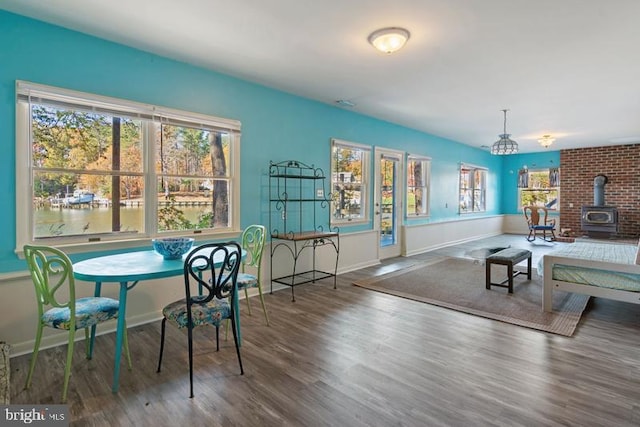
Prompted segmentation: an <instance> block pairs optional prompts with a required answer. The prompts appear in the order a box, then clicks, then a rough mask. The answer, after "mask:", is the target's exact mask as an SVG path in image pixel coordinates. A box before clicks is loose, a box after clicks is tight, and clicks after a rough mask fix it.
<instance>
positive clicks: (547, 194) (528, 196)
mask: <svg viewBox="0 0 640 427" xmlns="http://www.w3.org/2000/svg"><path fill="white" fill-rule="evenodd" d="M556 171H557V170H556ZM550 172H551V171H550V170H549V169H536V170H529V169H523V170H521V171H520V174H521V175H523V174H526V176H520V177H519V181H520V185H519V186H518V187H519V188H518V193H519V197H518V200H519V202H520V205H519V206H518V209H520V210H521V209H522V208H523V207H524V206H544V207H546V208H548V209H553V210H559V209H560V203H559V200H560V188H559V187H552V186H551V184H550V180H549V174H550ZM557 182H558V181H557V180H556V183H557Z"/></svg>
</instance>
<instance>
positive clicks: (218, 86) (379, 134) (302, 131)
mask: <svg viewBox="0 0 640 427" xmlns="http://www.w3.org/2000/svg"><path fill="white" fill-rule="evenodd" d="M0 28H1V29H2V30H1V31H0V118H1V120H2V125H1V126H0V146H1V148H2V153H3V155H2V157H1V158H0V183H2V188H3V189H4V192H3V203H2V204H0V224H3V225H4V232H3V236H4V237H3V239H2V240H1V241H0V272H9V271H17V270H23V269H24V267H25V265H24V261H22V260H20V259H18V257H17V256H16V255H15V253H14V249H15V230H14V228H15V218H16V212H15V195H16V191H26V186H23V185H22V184H20V183H18V184H16V182H15V167H16V165H15V147H14V145H15V81H16V80H25V81H30V82H34V83H40V84H45V85H51V86H57V87H62V88H67V89H72V90H78V91H83V92H90V93H94V94H99V95H105V96H111V97H117V98H124V99H129V100H133V101H137V102H144V103H150V104H155V105H161V106H166V107H171V108H177V109H183V110H187V111H192V112H198V113H204V114H210V115H214V116H218V117H225V118H231V119H237V120H240V121H241V123H242V145H241V159H242V160H241V184H242V187H241V188H242V190H241V193H242V195H241V222H242V224H241V226H243V227H244V226H246V225H248V224H250V223H256V222H262V223H266V222H267V219H268V216H267V211H268V204H267V203H266V188H267V186H268V182H267V178H266V174H267V170H268V165H269V161H271V160H273V161H283V160H289V159H296V160H299V161H302V162H304V163H308V164H313V165H315V166H316V167H320V168H322V169H324V170H325V173H327V174H328V171H329V164H330V155H329V147H330V145H329V141H330V139H331V138H339V139H343V140H347V141H353V142H358V143H361V144H367V145H371V146H381V147H386V148H391V149H398V150H402V151H406V152H409V153H411V154H420V155H426V156H430V157H431V158H432V159H433V160H432V186H431V188H432V195H431V217H430V218H429V219H425V220H413V221H414V222H439V221H452V220H457V219H459V218H460V215H459V214H458V209H457V198H458V193H457V186H458V168H459V163H460V162H466V163H471V164H475V165H478V166H483V167H486V168H488V169H489V170H490V172H489V177H488V183H489V184H488V197H487V212H486V213H483V214H475V215H474V216H485V215H495V214H499V213H502V211H503V209H504V206H508V204H509V202H508V200H504V198H505V197H506V196H503V199H500V198H499V196H498V195H500V194H502V193H503V192H502V191H501V180H502V179H504V175H505V173H504V172H503V169H502V163H503V162H504V159H502V158H499V157H494V156H491V155H490V154H489V153H488V152H486V151H484V150H481V149H476V148H472V147H470V146H467V145H463V144H460V143H457V142H455V141H451V140H447V139H444V138H439V137H437V136H433V135H429V134H425V133H422V132H418V131H416V130H412V129H408V128H405V127H402V126H397V125H394V124H391V123H388V122H384V121H380V120H376V119H373V118H370V117H366V116H363V115H360V114H357V113H354V112H352V111H346V110H342V109H340V108H337V107H333V106H331V105H326V104H322V103H319V102H315V101H311V100H308V99H305V98H301V97H297V96H294V95H291V94H287V93H284V92H280V91H276V90H273V89H270V88H267V87H264V86H260V85H256V84H253V83H250V82H247V81H243V80H239V79H236V78H233V77H230V76H227V75H223V74H220V73H215V72H212V71H209V70H205V69H202V68H198V67H194V66H191V65H188V64H185V63H181V62H176V61H173V60H170V59H166V58H163V57H159V56H156V55H152V54H149V53H146V52H142V51H139V50H136V49H131V48H128V47H125V46H122V45H118V44H115V43H111V42H108V41H105V40H101V39H98V38H95V37H90V36H87V35H84V34H81V33H78V32H74V31H70V30H66V29H63V28H60V27H56V26H53V25H49V24H45V23H43V22H40V21H35V20H32V19H29V18H25V17H22V16H19V15H15V14H11V13H8V12H5V11H0ZM480 143H481V141H479V142H478V145H480ZM465 217H468V216H465ZM371 228H372V224H367V225H364V226H362V225H361V226H356V227H343V228H341V232H343V233H349V232H352V231H358V230H362V229H371ZM85 256H86V255H85ZM77 257H83V256H82V255H78V256H77Z"/></svg>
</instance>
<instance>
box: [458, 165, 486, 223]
mask: <svg viewBox="0 0 640 427" xmlns="http://www.w3.org/2000/svg"><path fill="white" fill-rule="evenodd" d="M463 169H468V170H470V171H471V182H470V187H469V188H470V189H471V193H472V200H471V210H470V211H463V210H462V208H461V207H460V203H459V200H460V196H461V194H462V190H463V188H462V171H463ZM478 170H480V171H483V172H484V183H483V187H482V189H481V191H482V192H483V197H482V198H483V199H484V205H483V206H482V209H479V210H476V209H475V203H474V202H473V198H474V197H475V192H476V188H477V186H476V183H475V171H478ZM488 179H489V169H487V168H486V167H483V166H476V165H472V164H469V163H461V164H460V170H459V171H458V212H459V214H460V215H467V214H475V213H482V212H486V211H487V180H488Z"/></svg>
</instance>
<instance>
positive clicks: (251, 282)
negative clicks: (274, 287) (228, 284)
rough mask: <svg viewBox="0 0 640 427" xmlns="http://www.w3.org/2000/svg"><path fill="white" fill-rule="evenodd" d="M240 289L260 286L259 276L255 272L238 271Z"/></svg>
mask: <svg viewBox="0 0 640 427" xmlns="http://www.w3.org/2000/svg"><path fill="white" fill-rule="evenodd" d="M237 282H238V289H244V288H255V287H256V286H258V278H257V277H256V276H254V275H253V274H248V273H238V280H237Z"/></svg>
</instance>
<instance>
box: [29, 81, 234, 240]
mask: <svg viewBox="0 0 640 427" xmlns="http://www.w3.org/2000/svg"><path fill="white" fill-rule="evenodd" d="M17 95H18V108H17V114H18V123H19V127H18V135H17V136H18V138H17V150H18V155H19V156H23V157H24V159H25V161H26V162H25V165H26V166H27V168H26V170H23V168H17V174H18V177H17V182H18V188H19V190H18V191H24V192H26V193H28V194H29V197H25V203H24V205H26V204H28V205H27V206H24V205H19V206H18V221H23V220H24V221H26V222H27V223H26V224H24V225H22V226H19V227H18V229H19V234H20V230H22V232H23V234H24V235H20V236H19V238H18V243H19V244H23V243H25V242H27V241H31V242H33V241H42V240H44V239H56V240H59V241H62V242H69V243H70V242H73V241H92V242H93V241H100V240H109V239H131V238H142V237H150V236H157V235H167V234H184V233H185V232H186V233H189V234H192V233H195V232H198V233H217V232H221V231H228V230H229V229H231V228H232V227H233V226H234V225H235V224H234V218H233V216H232V215H231V213H232V212H233V211H234V210H235V211H237V209H233V206H234V203H236V202H237V199H238V197H236V196H234V193H235V192H236V191H237V190H238V189H237V188H235V186H234V180H235V176H234V173H233V172H234V162H235V161H237V159H236V156H237V153H238V150H237V145H238V138H239V133H238V132H239V123H238V122H235V121H231V120H225V119H218V118H215V117H210V116H204V115H200V114H195V113H188V112H182V111H176V110H169V109H162V108H159V107H152V106H148V105H143V104H137V103H132V102H130V101H124V100H118V99H112V98H105V97H99V96H96V95H90V94H83V93H79V92H71V91H67V90H64V89H57V88H50V87H45V86H40V85H33V84H30V83H24V82H18V85H17ZM20 183H31V186H30V188H28V189H27V185H21V184H20ZM31 206H33V209H30V208H31ZM23 209H24V210H23ZM21 212H22V213H21ZM24 212H30V215H24ZM236 222H237V219H236Z"/></svg>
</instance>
